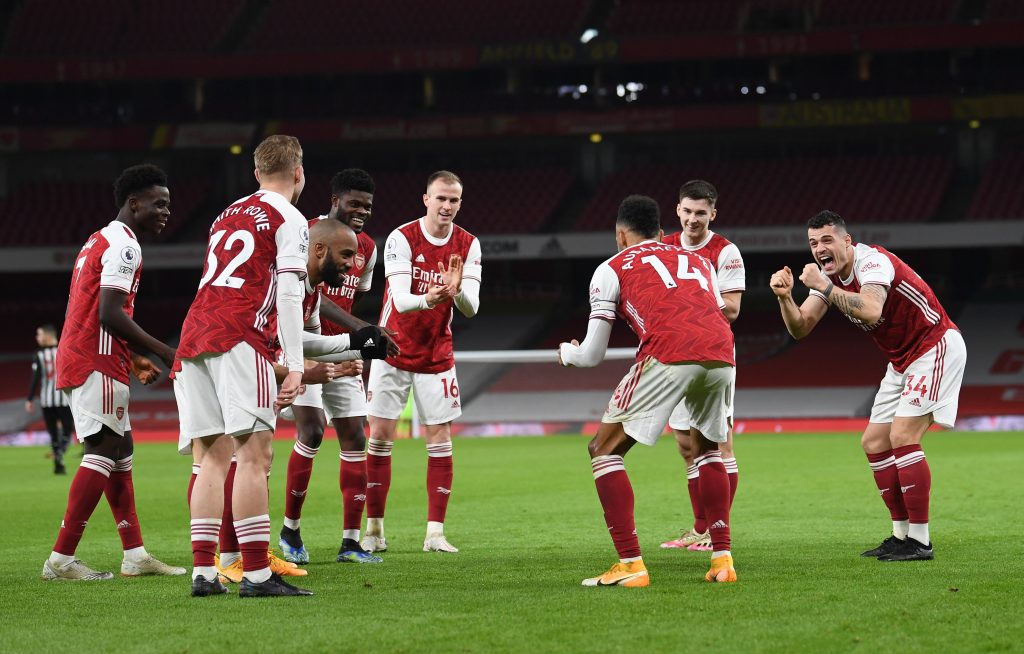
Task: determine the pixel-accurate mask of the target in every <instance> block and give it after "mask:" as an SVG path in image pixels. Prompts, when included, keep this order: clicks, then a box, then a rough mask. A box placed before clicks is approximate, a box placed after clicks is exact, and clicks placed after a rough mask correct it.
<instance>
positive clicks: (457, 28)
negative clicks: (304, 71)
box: [242, 0, 590, 50]
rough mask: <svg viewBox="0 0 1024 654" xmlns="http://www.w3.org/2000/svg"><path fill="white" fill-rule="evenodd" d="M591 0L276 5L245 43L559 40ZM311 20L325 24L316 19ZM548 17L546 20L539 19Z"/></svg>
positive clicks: (260, 46)
mask: <svg viewBox="0 0 1024 654" xmlns="http://www.w3.org/2000/svg"><path fill="white" fill-rule="evenodd" d="M589 4H590V3H589V2H586V1H585V0H563V1H561V2H548V1H547V0H494V1H492V2H486V3H467V2H460V1H459V0H436V1H434V2H419V1H418V0H396V1H393V2H360V1H358V0H313V1H311V2H304V3H303V4H302V10H301V11H299V10H297V7H296V5H295V3H293V2H290V0H276V1H275V2H274V3H273V4H272V5H271V6H270V8H269V9H267V11H266V13H265V14H264V16H263V18H262V20H261V21H260V22H259V24H258V25H257V26H256V27H255V28H254V29H253V31H252V32H251V33H250V34H249V36H248V38H247V39H246V40H245V42H244V44H243V47H242V49H243V50H267V49H293V48H298V47H303V48H309V47H332V46H333V47H346V46H353V45H393V44H401V45H409V46H416V45H432V46H433V45H438V44H439V42H438V39H439V37H441V39H442V41H444V43H442V44H441V45H450V44H451V43H452V42H461V43H465V42H481V41H483V42H487V41H497V42H503V41H515V40H532V39H538V38H559V37H564V36H565V35H566V34H569V33H571V32H572V31H573V30H574V28H575V27H576V25H577V23H578V22H579V20H580V19H581V18H582V15H583V12H584V11H585V10H586V8H587V6H588V5H589ZM309 16H316V17H317V20H315V21H310V20H309ZM540 16H543V19H542V20H538V17H540Z"/></svg>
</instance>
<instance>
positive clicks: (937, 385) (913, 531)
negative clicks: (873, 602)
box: [770, 211, 967, 561]
mask: <svg viewBox="0 0 1024 654" xmlns="http://www.w3.org/2000/svg"><path fill="white" fill-rule="evenodd" d="M807 242H808V244H809V245H810V247H811V254H812V255H813V257H814V263H809V264H807V265H806V266H804V269H803V272H801V274H800V281H801V282H803V284H804V286H806V287H807V288H808V289H810V295H809V296H808V297H807V299H806V300H804V302H803V304H800V305H799V306H798V305H797V304H796V302H794V301H793V273H792V272H791V271H790V269H789V268H788V267H786V268H783V269H782V270H780V271H778V272H776V273H775V274H774V275H772V278H771V282H770V285H771V289H772V291H773V292H774V293H775V295H776V297H777V298H778V301H779V307H780V309H781V310H782V319H783V320H784V321H785V323H786V329H788V330H789V333H790V334H792V335H793V338H796V339H801V338H803V337H805V336H807V335H808V334H810V333H811V331H812V330H813V329H814V327H815V325H817V324H818V321H820V320H821V318H822V317H823V316H824V315H825V312H826V311H828V308H829V307H830V306H834V307H835V308H836V309H838V310H839V311H840V312H841V313H842V314H843V315H845V316H846V317H847V318H849V319H850V321H851V322H853V324H855V325H856V326H857V327H859V328H860V329H862V330H863V331H865V332H867V333H868V334H869V335H870V336H871V338H872V339H874V341H875V344H876V345H877V346H878V348H879V349H880V350H882V352H884V353H885V355H886V357H887V358H888V359H889V365H888V367H887V369H886V372H885V376H884V377H883V378H882V382H881V384H880V385H879V387H878V393H877V394H876V395H875V401H874V404H873V406H872V408H871V417H870V418H869V419H868V426H867V429H865V430H864V435H863V436H862V437H861V445H863V447H864V452H865V454H867V457H868V463H869V464H870V466H871V470H872V472H873V473H874V477H875V484H876V485H877V486H878V491H879V493H880V494H881V496H882V501H883V502H885V505H886V507H888V509H889V515H890V517H891V518H892V535H891V536H889V537H888V538H886V539H885V540H884V541H882V543H881V545H879V546H878V547H876V548H874V549H870V550H867V551H866V552H863V553H862V556H868V557H872V556H873V557H877V558H878V559H879V560H882V561H920V560H929V559H932V558H933V556H934V554H933V548H932V543H931V537H930V535H929V532H928V504H929V495H930V493H931V471H930V470H929V468H928V461H927V459H925V455H924V452H923V451H922V449H921V439H922V437H923V436H924V433H925V432H926V431H927V430H928V428H929V427H931V425H932V424H933V423H938V424H940V425H942V426H943V427H947V428H951V427H952V426H953V423H954V422H956V411H957V403H958V401H959V397H960V384H961V381H962V380H963V376H964V366H965V364H966V362H967V348H966V346H965V345H964V339H963V336H961V335H960V331H959V330H958V329H957V327H956V325H954V324H953V322H952V321H951V320H950V319H949V316H947V315H946V312H945V310H944V309H943V308H942V305H941V304H939V301H938V299H937V298H936V297H935V293H934V292H933V291H932V289H931V288H930V287H929V286H928V284H927V283H925V281H924V280H923V279H921V277H920V276H919V275H918V274H917V273H916V272H914V271H913V269H912V268H911V267H910V266H908V265H907V264H905V263H904V262H903V261H901V260H900V259H899V257H897V256H896V255H895V254H893V253H892V252H889V251H888V250H886V249H885V248H883V247H881V246H878V245H866V244H864V243H854V241H853V238H852V237H851V236H850V233H849V232H847V230H846V223H845V222H844V221H843V219H842V218H841V217H840V216H839V214H837V213H835V212H832V211H822V212H820V213H818V214H817V215H815V216H814V217H813V218H811V220H810V221H809V222H808V223H807Z"/></svg>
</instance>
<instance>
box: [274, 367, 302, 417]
mask: <svg viewBox="0 0 1024 654" xmlns="http://www.w3.org/2000/svg"><path fill="white" fill-rule="evenodd" d="M301 386H302V373H301V372H298V371H288V374H287V375H285V377H284V381H283V382H281V390H279V391H278V392H277V400H275V401H274V410H275V411H280V410H281V409H283V408H285V407H286V406H291V404H292V402H294V401H295V398H296V397H298V396H299V391H300V387H301Z"/></svg>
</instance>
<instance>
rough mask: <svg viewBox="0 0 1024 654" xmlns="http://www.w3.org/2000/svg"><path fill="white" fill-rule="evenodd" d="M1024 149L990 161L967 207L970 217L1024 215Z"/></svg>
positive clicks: (977, 218) (999, 218)
mask: <svg viewBox="0 0 1024 654" xmlns="http://www.w3.org/2000/svg"><path fill="white" fill-rule="evenodd" d="M1021 179H1024V152H1018V153H1015V154H1011V155H1008V156H1005V157H1002V158H1000V159H996V160H994V161H992V162H991V163H989V164H988V165H987V166H986V167H985V170H984V172H983V173H982V176H981V181H980V182H979V184H978V190H977V191H976V192H975V194H974V198H973V199H972V200H971V206H970V208H969V209H968V210H967V218H968V220H1001V219H1010V218H1024V186H1021Z"/></svg>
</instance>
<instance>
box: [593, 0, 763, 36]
mask: <svg viewBox="0 0 1024 654" xmlns="http://www.w3.org/2000/svg"><path fill="white" fill-rule="evenodd" d="M743 2H744V0H722V1H721V2H696V1H694V0H689V1H687V2H672V1H671V0H655V1H653V2H652V1H651V0H622V1H621V2H619V3H618V4H617V5H616V6H615V8H613V10H612V15H611V18H610V24H609V28H610V30H611V32H612V33H613V34H620V35H627V34H629V35H632V34H636V35H643V34H672V33H690V34H692V33H697V32H735V31H737V29H738V28H739V7H740V5H741V4H743Z"/></svg>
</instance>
